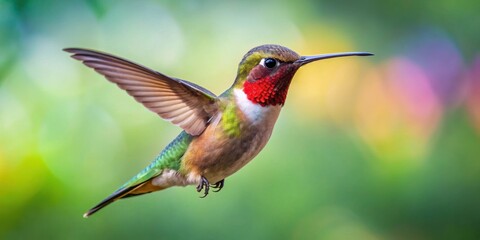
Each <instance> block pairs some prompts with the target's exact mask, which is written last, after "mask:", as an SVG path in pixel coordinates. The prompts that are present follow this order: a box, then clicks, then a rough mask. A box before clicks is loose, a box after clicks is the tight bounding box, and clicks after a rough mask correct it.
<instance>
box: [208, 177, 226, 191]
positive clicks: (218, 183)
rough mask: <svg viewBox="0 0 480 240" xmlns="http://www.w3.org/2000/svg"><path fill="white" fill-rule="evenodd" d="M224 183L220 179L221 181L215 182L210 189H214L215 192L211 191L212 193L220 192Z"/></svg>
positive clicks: (223, 180)
mask: <svg viewBox="0 0 480 240" xmlns="http://www.w3.org/2000/svg"><path fill="white" fill-rule="evenodd" d="M224 183H225V179H222V180H220V181H218V182H216V183H215V184H214V185H212V186H211V187H212V188H215V190H213V191H214V192H220V190H222V188H223V185H224Z"/></svg>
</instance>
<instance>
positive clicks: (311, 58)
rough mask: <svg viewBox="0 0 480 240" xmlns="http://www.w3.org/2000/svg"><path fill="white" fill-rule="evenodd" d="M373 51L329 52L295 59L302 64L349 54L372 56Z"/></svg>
mask: <svg viewBox="0 0 480 240" xmlns="http://www.w3.org/2000/svg"><path fill="white" fill-rule="evenodd" d="M372 55H373V53H369V52H345V53H328V54H320V55H314V56H302V57H300V59H298V60H297V61H295V63H299V64H300V65H305V64H307V63H311V62H314V61H317V60H322V59H327V58H336V57H348V56H372Z"/></svg>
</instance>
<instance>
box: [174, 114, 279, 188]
mask: <svg viewBox="0 0 480 240" xmlns="http://www.w3.org/2000/svg"><path fill="white" fill-rule="evenodd" d="M279 111H280V107H278V109H276V108H275V109H274V110H272V111H271V116H266V117H265V118H264V119H263V120H260V121H257V122H255V123H251V122H243V123H242V124H241V127H240V133H239V134H238V135H233V136H232V135H228V134H227V133H226V132H225V131H224V129H223V127H222V125H221V124H219V122H220V120H219V119H217V120H216V121H215V122H213V123H212V124H211V125H210V126H209V127H208V128H207V129H206V130H205V132H204V133H203V134H202V135H200V136H198V137H197V138H196V139H194V140H193V141H192V143H191V145H190V147H189V149H188V150H187V152H186V153H185V155H184V161H183V163H184V167H185V169H186V170H187V171H188V173H189V174H193V175H196V176H204V177H206V178H207V179H208V181H209V182H211V183H215V182H218V181H220V180H222V179H224V178H226V177H228V176H230V175H232V174H233V173H235V172H236V171H238V170H239V169H240V168H242V167H243V166H245V165H246V164H247V163H248V162H250V160H252V159H253V158H254V157H255V156H256V155H257V154H258V153H259V152H260V151H261V150H262V149H263V147H264V146H265V145H266V143H267V141H268V139H269V138H270V136H271V133H272V130H273V126H274V124H275V122H276V119H277V117H278V113H279ZM219 118H221V117H219Z"/></svg>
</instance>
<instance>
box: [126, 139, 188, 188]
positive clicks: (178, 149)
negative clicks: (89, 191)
mask: <svg viewBox="0 0 480 240" xmlns="http://www.w3.org/2000/svg"><path fill="white" fill-rule="evenodd" d="M192 138H193V137H192V135H190V134H188V133H186V132H185V131H182V132H181V133H180V134H179V135H178V136H177V137H176V138H175V139H174V140H173V141H172V142H170V144H168V145H167V147H165V149H163V151H162V152H161V153H160V154H159V155H158V156H157V157H156V158H155V160H153V161H152V163H150V165H148V166H147V167H146V168H144V169H143V170H142V171H141V172H139V173H138V174H137V175H136V176H135V177H133V178H132V179H130V180H129V181H128V182H126V183H125V184H124V185H123V186H122V187H120V189H119V190H121V189H124V188H128V187H132V186H136V185H138V184H141V183H143V182H145V181H147V180H149V179H151V178H153V177H156V176H158V175H159V174H160V173H161V172H162V171H163V170H164V169H173V170H176V171H178V170H179V169H180V165H181V158H182V156H183V154H184V153H185V151H186V150H187V148H188V145H189V144H190V142H191V141H192ZM117 191H118V190H117Z"/></svg>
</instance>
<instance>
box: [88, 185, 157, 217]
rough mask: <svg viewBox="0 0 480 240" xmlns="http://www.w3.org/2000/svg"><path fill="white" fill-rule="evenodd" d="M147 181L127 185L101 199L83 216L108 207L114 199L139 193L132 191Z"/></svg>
mask: <svg viewBox="0 0 480 240" xmlns="http://www.w3.org/2000/svg"><path fill="white" fill-rule="evenodd" d="M147 182H148V181H147ZM147 182H143V183H140V184H138V185H136V186H131V187H127V188H123V189H119V190H117V191H116V192H114V193H112V195H110V196H108V197H107V198H105V199H104V200H103V201H101V202H100V203H99V204H97V205H95V207H93V208H91V209H90V210H88V211H87V212H86V213H85V214H83V217H84V218H88V217H89V216H90V215H92V214H94V213H96V212H97V211H98V210H100V209H102V208H104V207H106V206H107V205H108V204H110V203H112V202H114V201H116V200H118V199H120V198H124V197H131V196H135V195H137V194H132V192H134V191H135V190H137V189H139V188H141V187H142V186H143V185H144V184H145V183H147Z"/></svg>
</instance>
